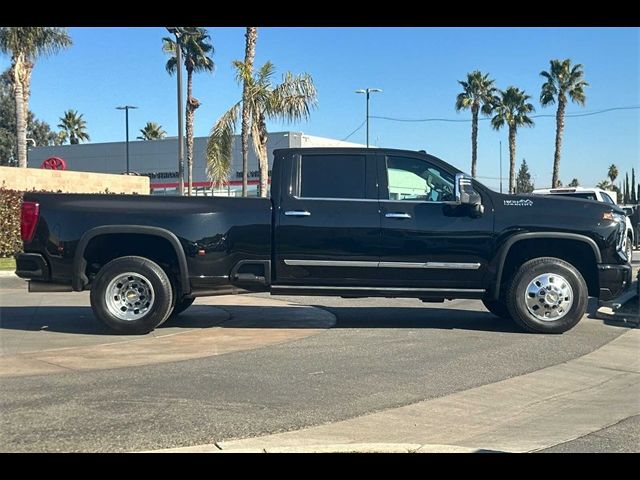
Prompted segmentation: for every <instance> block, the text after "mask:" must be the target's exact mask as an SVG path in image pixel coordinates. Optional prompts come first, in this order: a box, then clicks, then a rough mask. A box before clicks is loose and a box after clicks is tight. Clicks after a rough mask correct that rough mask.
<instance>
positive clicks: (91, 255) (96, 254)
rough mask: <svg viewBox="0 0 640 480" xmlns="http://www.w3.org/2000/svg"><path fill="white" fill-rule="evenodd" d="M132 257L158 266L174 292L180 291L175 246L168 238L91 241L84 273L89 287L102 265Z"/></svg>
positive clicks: (117, 236)
mask: <svg viewBox="0 0 640 480" xmlns="http://www.w3.org/2000/svg"><path fill="white" fill-rule="evenodd" d="M129 255H135V256H139V257H144V258H148V259H149V260H152V261H153V262H155V263H157V264H158V265H160V267H162V269H163V270H164V271H165V272H166V273H167V275H168V276H169V278H170V279H171V282H172V284H173V285H174V288H178V289H179V288H180V287H181V285H180V264H179V263H178V256H177V254H176V251H175V249H174V248H173V245H171V243H170V242H169V241H168V240H167V239H165V238H162V237H159V236H156V235H147V234H141V233H105V234H103V235H98V236H96V237H94V238H92V239H91V240H90V241H89V243H88V244H87V246H86V248H85V250H84V259H85V261H86V268H85V272H84V273H85V275H86V276H87V278H88V279H89V283H91V282H92V281H93V278H94V277H95V276H96V274H97V273H98V271H99V270H100V268H102V266H103V265H105V264H107V263H109V262H110V261H111V260H114V259H116V258H119V257H125V256H129Z"/></svg>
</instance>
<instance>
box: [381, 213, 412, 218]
mask: <svg viewBox="0 0 640 480" xmlns="http://www.w3.org/2000/svg"><path fill="white" fill-rule="evenodd" d="M385 217H387V218H411V215H409V214H408V213H401V212H393V213H386V214H385Z"/></svg>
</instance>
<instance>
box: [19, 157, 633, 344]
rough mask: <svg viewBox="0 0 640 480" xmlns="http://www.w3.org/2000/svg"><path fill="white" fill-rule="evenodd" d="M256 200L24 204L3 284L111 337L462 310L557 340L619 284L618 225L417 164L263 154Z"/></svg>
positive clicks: (608, 217) (600, 212) (86, 199)
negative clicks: (307, 299) (201, 299)
mask: <svg viewBox="0 0 640 480" xmlns="http://www.w3.org/2000/svg"><path fill="white" fill-rule="evenodd" d="M274 156H275V158H274V163H273V174H272V184H271V198H270V199H266V198H224V197H195V198H194V197H191V198H188V197H154V196H141V195H138V196H136V195H78V194H42V193H27V194H25V196H24V203H23V207H22V236H23V241H24V253H20V254H18V255H17V256H16V260H17V271H16V273H17V275H18V276H20V277H22V278H26V279H29V280H30V282H29V290H30V291H37V292H43V291H49V292H54V291H72V290H73V291H78V292H80V291H83V290H91V306H92V308H93V311H94V314H95V316H96V317H98V318H99V319H100V320H101V321H103V322H104V323H106V324H107V325H108V326H110V327H111V328H112V329H113V330H115V331H116V332H119V333H126V334H141V333H146V332H149V331H151V330H153V329H154V328H156V327H157V326H158V325H160V324H161V323H162V322H164V321H165V320H166V319H167V318H168V317H169V316H170V315H177V314H179V313H180V312H182V311H183V310H185V309H186V308H188V307H189V305H191V303H193V300H194V298H195V297H198V296H205V295H221V294H229V293H246V292H261V291H269V292H271V294H274V295H277V294H286V295H292V294H294V295H336V296H341V297H352V298H355V297H373V296H376V297H414V298H419V299H421V300H423V301H425V302H442V301H444V300H445V299H456V298H475V299H480V300H482V301H483V302H484V304H485V306H486V307H487V308H488V309H489V310H490V311H491V312H493V313H494V314H495V315H498V316H500V317H503V318H511V319H513V320H515V321H516V322H517V323H518V324H519V325H520V326H521V327H523V328H524V329H526V330H529V331H533V332H541V333H561V332H564V331H566V330H569V329H570V328H572V327H573V326H574V325H575V324H576V323H578V321H579V320H580V319H581V318H582V316H583V315H584V313H585V310H586V306H587V299H588V296H593V297H598V298H599V299H600V300H601V301H606V300H612V299H614V298H615V297H617V296H618V295H620V294H621V293H622V292H623V290H625V289H626V288H627V287H628V286H629V285H630V283H631V267H630V265H629V259H628V258H627V257H626V255H625V252H624V249H623V248H622V245H623V240H624V229H625V220H624V219H625V217H624V212H623V211H622V210H620V209H619V208H617V207H616V206H614V205H608V204H603V203H597V202H590V201H587V200H581V199H573V198H558V197H547V196H530V195H503V194H500V193H496V192H494V191H491V190H489V189H488V188H486V187H485V186H483V185H482V184H481V183H480V182H478V181H476V180H475V179H472V178H470V177H469V176H467V175H465V174H463V173H462V172H460V171H459V170H457V169H456V168H455V167H453V166H451V165H449V164H447V163H445V162H443V161H442V160H439V159H437V158H435V157H433V156H432V155H428V154H426V153H425V152H422V151H421V152H413V151H404V150H392V149H359V148H348V149H345V148H308V149H282V150H276V151H275V152H274Z"/></svg>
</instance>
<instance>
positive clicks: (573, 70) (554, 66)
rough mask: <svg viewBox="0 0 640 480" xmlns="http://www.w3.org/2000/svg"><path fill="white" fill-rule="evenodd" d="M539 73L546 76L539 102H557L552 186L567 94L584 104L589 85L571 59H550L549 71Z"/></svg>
mask: <svg viewBox="0 0 640 480" xmlns="http://www.w3.org/2000/svg"><path fill="white" fill-rule="evenodd" d="M540 75H541V76H543V77H544V78H546V79H547V80H546V82H544V84H543V85H542V91H541V92H540V103H541V104H542V106H543V107H546V106H547V105H551V104H553V103H555V102H558V109H557V110H556V148H555V153H554V154H553V177H552V180H551V182H552V186H553V187H555V186H556V182H557V181H558V177H559V176H560V150H561V148H562V134H563V132H564V115H565V108H566V105H567V95H569V98H570V99H571V101H572V102H575V103H577V104H579V105H582V106H584V103H585V100H586V98H587V97H586V95H585V93H584V88H585V87H587V86H589V84H588V83H587V82H585V81H584V72H583V71H582V65H581V64H579V63H578V64H576V65H574V66H571V60H570V59H568V58H567V59H566V60H551V61H550V68H549V71H548V72H546V71H542V72H540Z"/></svg>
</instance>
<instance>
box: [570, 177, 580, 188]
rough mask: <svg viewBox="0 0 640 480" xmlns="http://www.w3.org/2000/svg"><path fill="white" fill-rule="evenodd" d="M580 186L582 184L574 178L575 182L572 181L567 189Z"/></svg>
mask: <svg viewBox="0 0 640 480" xmlns="http://www.w3.org/2000/svg"><path fill="white" fill-rule="evenodd" d="M579 186H580V182H578V179H577V178H574V179H573V180H571V181H570V182H569V184H568V185H567V187H579Z"/></svg>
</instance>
